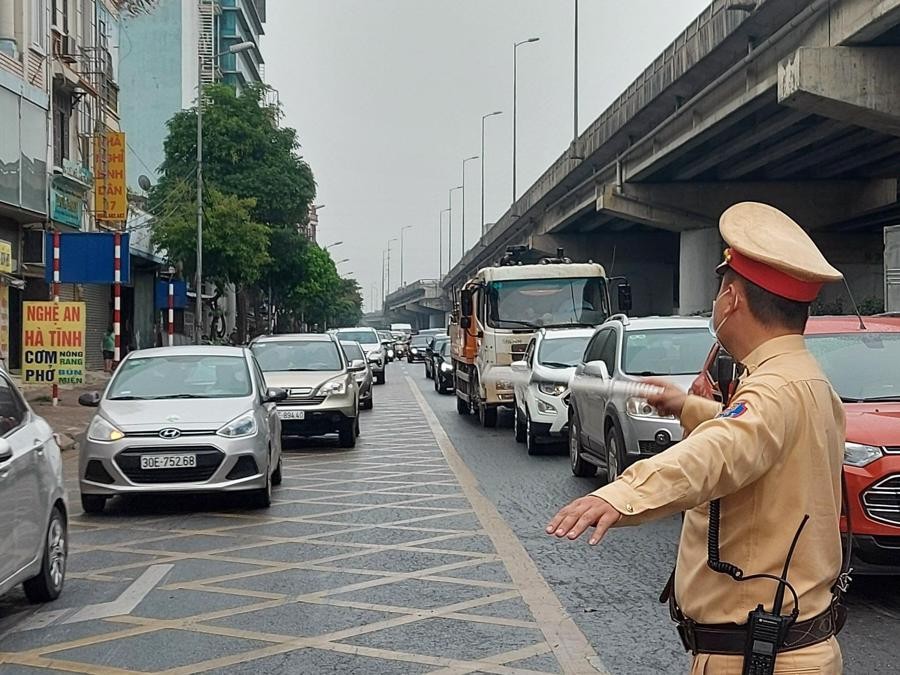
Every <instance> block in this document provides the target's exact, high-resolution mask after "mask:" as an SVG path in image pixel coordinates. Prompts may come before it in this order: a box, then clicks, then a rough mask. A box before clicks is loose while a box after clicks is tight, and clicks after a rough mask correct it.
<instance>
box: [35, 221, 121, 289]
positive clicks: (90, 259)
mask: <svg viewBox="0 0 900 675" xmlns="http://www.w3.org/2000/svg"><path fill="white" fill-rule="evenodd" d="M121 238H122V240H121V254H122V256H123V259H122V275H121V281H122V283H123V284H127V283H128V282H129V281H130V270H131V265H130V264H129V257H128V234H125V233H123V234H122V235H121ZM44 255H45V257H44V260H45V261H46V265H45V267H44V279H45V280H46V281H47V283H52V282H53V233H52V232H45V233H44ZM59 280H60V282H62V283H64V284H112V283H115V235H114V234H113V233H112V232H61V233H60V235H59Z"/></svg>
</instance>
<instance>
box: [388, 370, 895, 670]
mask: <svg viewBox="0 0 900 675" xmlns="http://www.w3.org/2000/svg"><path fill="white" fill-rule="evenodd" d="M404 367H405V369H406V370H407V371H408V372H409V374H410V375H412V376H413V377H414V379H415V382H416V383H417V384H418V385H419V387H420V388H421V390H422V392H423V394H424V395H425V397H426V400H427V401H428V403H429V404H430V405H431V407H432V408H433V409H434V411H435V413H436V415H437V417H438V419H439V420H440V422H441V424H442V425H443V427H444V429H445V430H446V432H447V434H448V436H449V437H450V439H451V441H452V442H453V444H454V445H455V446H456V448H457V450H458V451H459V453H460V454H461V455H462V457H463V459H464V460H465V462H466V463H467V464H468V466H469V468H470V469H471V470H472V472H473V473H474V474H475V476H476V478H477V479H478V481H479V487H480V489H481V491H482V492H483V493H484V494H485V495H486V496H487V497H488V498H489V499H490V500H491V501H493V502H494V504H495V505H496V506H497V509H498V510H499V512H500V514H501V515H502V516H503V518H504V519H505V520H506V521H507V523H508V524H509V526H510V527H511V528H512V529H513V530H514V531H515V532H516V533H517V534H518V536H519V538H520V540H521V542H522V544H523V545H524V547H525V549H526V550H527V551H528V553H529V555H530V556H531V558H532V559H533V560H534V562H535V563H536V565H537V567H538V570H539V571H540V573H541V574H542V575H543V576H544V578H545V579H546V580H547V582H548V583H549V584H550V586H551V588H552V589H553V590H554V591H555V592H556V594H557V596H558V597H559V599H560V601H561V602H562V603H563V606H564V607H565V609H566V610H567V611H568V612H569V613H570V614H571V616H572V617H573V619H574V620H575V622H576V623H577V624H578V626H579V627H580V628H581V630H582V631H583V632H584V634H585V635H586V636H587V637H588V639H589V640H590V641H591V642H592V644H593V646H594V649H595V650H596V651H597V653H598V654H599V655H600V658H601V659H602V661H603V663H604V665H605V666H606V667H607V668H608V669H609V671H610V672H612V673H628V674H629V675H630V674H632V673H634V674H637V673H671V672H684V671H685V670H686V669H687V667H688V660H687V657H686V655H685V653H684V652H683V650H682V649H681V646H680V644H679V642H678V638H677V636H676V634H675V627H674V625H673V624H672V623H671V622H670V621H669V618H668V612H667V610H666V608H665V607H664V606H663V605H660V604H659V603H658V601H657V598H658V596H659V593H660V590H661V589H662V587H663V586H664V585H665V582H666V579H667V578H668V575H669V572H670V571H671V567H672V564H673V562H674V559H675V551H676V546H677V542H678V532H679V526H680V520H679V519H678V518H669V519H666V520H663V521H660V522H656V523H652V524H649V525H645V526H643V527H641V528H622V529H616V530H613V531H612V532H610V534H609V535H607V537H606V539H605V540H604V541H603V543H602V544H600V545H599V546H598V547H596V548H591V547H589V546H588V545H587V544H586V543H585V542H582V541H579V542H575V543H570V542H566V541H562V542H561V541H558V540H555V539H552V538H550V537H548V536H547V535H545V534H544V532H543V528H544V525H545V524H546V522H547V520H548V519H549V518H550V517H551V516H552V515H553V514H554V513H555V512H556V510H557V509H558V508H559V507H560V506H562V505H564V504H565V503H567V502H568V501H570V500H571V499H574V498H575V497H579V496H581V495H583V494H585V493H587V492H590V491H591V490H593V489H595V488H596V487H598V486H599V482H598V481H597V480H594V479H585V478H575V477H574V476H573V475H572V473H571V471H570V469H569V459H568V455H567V454H566V449H565V446H564V445H562V444H560V445H558V446H555V447H554V446H547V447H546V454H543V455H541V456H537V457H529V456H528V455H527V454H526V452H525V447H524V445H519V444H517V443H516V442H515V440H514V438H513V435H512V430H511V415H506V416H503V417H501V425H500V428H497V429H482V428H481V427H480V426H479V425H478V422H477V419H476V418H475V417H469V418H466V417H460V416H459V415H458V414H457V412H456V404H455V401H454V399H453V397H452V396H441V395H439V394H437V393H436V392H435V391H434V389H433V386H432V383H431V381H430V380H426V379H425V377H424V374H423V371H422V366H419V365H415V366H404ZM848 604H849V605H850V618H849V620H848V623H847V626H846V627H845V629H844V631H843V632H842V633H841V636H840V643H841V647H842V649H843V652H844V665H845V672H846V673H850V674H854V673H861V674H866V675H868V674H869V673H896V672H897V669H898V666H897V664H898V663H900V641H898V640H897V639H896V635H897V630H898V628H900V583H898V580H897V579H896V578H893V577H857V578H855V579H854V581H853V584H852V590H851V593H850V597H849V603H848ZM748 609H749V608H748Z"/></svg>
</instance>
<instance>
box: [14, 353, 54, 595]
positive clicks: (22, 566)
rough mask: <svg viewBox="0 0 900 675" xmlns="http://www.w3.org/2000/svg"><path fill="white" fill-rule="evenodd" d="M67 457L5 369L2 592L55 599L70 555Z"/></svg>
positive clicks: (49, 429)
mask: <svg viewBox="0 0 900 675" xmlns="http://www.w3.org/2000/svg"><path fill="white" fill-rule="evenodd" d="M64 485H65V484H64V483H63V470H62V458H61V456H60V451H59V445H58V444H57V442H56V436H55V435H54V434H53V429H51V428H50V425H49V424H47V422H46V421H45V420H44V419H43V418H42V417H39V416H38V415H35V414H34V412H33V411H32V410H31V408H30V407H29V406H28V404H27V403H26V402H25V399H23V398H22V396H21V395H20V394H19V392H18V390H17V389H16V387H15V385H14V384H13V383H12V381H11V380H10V379H9V377H8V376H7V374H6V373H5V372H3V371H0V514H2V516H0V595H2V594H4V593H6V592H7V591H8V590H10V589H11V588H13V587H14V586H16V585H17V584H22V586H23V588H24V589H25V595H26V596H27V597H28V599H29V600H30V601H32V602H46V601H48V600H55V599H56V598H57V597H58V596H59V594H60V592H61V591H62V588H63V582H64V580H65V573H66V557H67V555H68V537H67V529H68V528H67V522H68V521H67V512H68V509H67V508H66V493H65V487H64Z"/></svg>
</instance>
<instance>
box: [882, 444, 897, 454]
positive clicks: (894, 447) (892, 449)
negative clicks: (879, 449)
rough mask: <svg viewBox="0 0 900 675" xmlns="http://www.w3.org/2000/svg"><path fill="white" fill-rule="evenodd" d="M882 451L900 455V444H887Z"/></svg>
mask: <svg viewBox="0 0 900 675" xmlns="http://www.w3.org/2000/svg"><path fill="white" fill-rule="evenodd" d="M884 451H885V452H886V453H887V454H889V455H900V445H889V446H888V447H886V448H885V449H884Z"/></svg>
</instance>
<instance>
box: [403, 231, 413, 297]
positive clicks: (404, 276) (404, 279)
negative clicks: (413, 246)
mask: <svg viewBox="0 0 900 675" xmlns="http://www.w3.org/2000/svg"><path fill="white" fill-rule="evenodd" d="M411 229H412V225H406V226H404V227H401V228H400V285H401V286H406V275H405V274H404V273H403V243H404V241H403V233H404V232H406V231H407V230H411Z"/></svg>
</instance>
